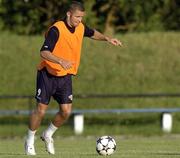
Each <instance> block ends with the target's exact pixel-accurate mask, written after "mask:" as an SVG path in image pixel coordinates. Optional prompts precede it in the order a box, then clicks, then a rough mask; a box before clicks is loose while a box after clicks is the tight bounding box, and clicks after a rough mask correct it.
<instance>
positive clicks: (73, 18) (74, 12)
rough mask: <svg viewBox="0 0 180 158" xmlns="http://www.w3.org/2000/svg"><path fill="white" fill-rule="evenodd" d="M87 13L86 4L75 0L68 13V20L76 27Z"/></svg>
mask: <svg viewBox="0 0 180 158" xmlns="http://www.w3.org/2000/svg"><path fill="white" fill-rule="evenodd" d="M84 14H85V9H84V6H83V4H82V3H81V2H77V1H73V2H72V3H71V4H70V6H69V8H68V10H67V13H66V16H67V22H68V24H69V25H70V26H71V27H76V26H78V25H79V23H80V22H81V21H82V18H83V16H84Z"/></svg>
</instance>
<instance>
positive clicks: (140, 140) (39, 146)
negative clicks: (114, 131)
mask: <svg viewBox="0 0 180 158" xmlns="http://www.w3.org/2000/svg"><path fill="white" fill-rule="evenodd" d="M114 138H115V140H116V142H117V150H116V152H115V153H114V154H113V155H111V156H108V157H111V158H176V157H180V136H177V135H167V136H151V137H140V136H138V137H137V136H127V137H125V136H123V137H119V136H116V137H114ZM95 142H96V137H95V136H90V137H74V136H73V137H65V138H62V137H58V138H56V139H55V148H56V155H54V156H50V155H48V153H46V151H45V149H44V144H43V142H41V140H40V139H39V138H37V140H36V152H37V156H34V157H37V158H47V157H54V158H98V157H101V156H99V155H98V154H97V153H96V151H95ZM23 145H24V140H23V139H20V138H14V139H1V140H0V158H10V157H12V158H25V157H29V156H26V155H25V154H24V146H23Z"/></svg>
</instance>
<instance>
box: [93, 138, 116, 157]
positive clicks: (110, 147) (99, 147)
mask: <svg viewBox="0 0 180 158" xmlns="http://www.w3.org/2000/svg"><path fill="white" fill-rule="evenodd" d="M115 150H116V142H115V140H114V139H113V138H112V137H111V136H102V137H100V138H98V139H97V141H96V151H97V152H98V154H99V155H103V156H106V155H111V154H113V153H114V151H115Z"/></svg>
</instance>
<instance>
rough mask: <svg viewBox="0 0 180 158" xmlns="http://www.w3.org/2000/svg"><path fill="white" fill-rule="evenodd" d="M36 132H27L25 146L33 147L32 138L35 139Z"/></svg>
mask: <svg viewBox="0 0 180 158" xmlns="http://www.w3.org/2000/svg"><path fill="white" fill-rule="evenodd" d="M35 134H36V130H35V131H32V130H30V129H29V130H28V135H27V144H29V145H33V144H34V138H35Z"/></svg>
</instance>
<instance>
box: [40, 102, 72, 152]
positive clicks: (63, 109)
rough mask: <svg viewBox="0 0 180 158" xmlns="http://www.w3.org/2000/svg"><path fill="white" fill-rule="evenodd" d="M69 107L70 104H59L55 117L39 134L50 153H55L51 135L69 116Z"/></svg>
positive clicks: (70, 106)
mask: <svg viewBox="0 0 180 158" xmlns="http://www.w3.org/2000/svg"><path fill="white" fill-rule="evenodd" d="M71 108H72V104H61V105H59V112H58V113H57V114H56V115H55V118H54V119H53V121H52V122H51V124H50V125H49V127H48V128H47V129H46V130H45V131H44V132H43V134H42V136H41V139H42V140H43V141H44V142H45V146H46V150H47V151H48V153H50V154H55V151H54V141H53V138H52V136H53V134H54V133H55V131H56V130H57V129H58V128H59V127H60V126H61V125H62V124H63V123H64V122H65V121H66V120H67V119H68V118H69V116H70V114H71Z"/></svg>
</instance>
